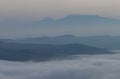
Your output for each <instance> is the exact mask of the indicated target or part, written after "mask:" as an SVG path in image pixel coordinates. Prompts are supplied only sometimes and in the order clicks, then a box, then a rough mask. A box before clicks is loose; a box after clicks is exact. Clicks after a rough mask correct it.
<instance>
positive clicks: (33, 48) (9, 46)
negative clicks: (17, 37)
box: [0, 42, 112, 61]
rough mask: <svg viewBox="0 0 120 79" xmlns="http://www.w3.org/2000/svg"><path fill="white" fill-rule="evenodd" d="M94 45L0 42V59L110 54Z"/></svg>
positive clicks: (37, 58) (36, 58) (41, 58)
mask: <svg viewBox="0 0 120 79" xmlns="http://www.w3.org/2000/svg"><path fill="white" fill-rule="evenodd" d="M110 53H112V52H109V51H105V50H103V49H99V48H96V47H91V46H87V45H82V44H66V45H50V44H16V43H4V42H0V60H9V61H30V60H34V61H44V60H49V59H52V58H57V57H62V56H69V55H79V54H89V55H93V54H110Z"/></svg>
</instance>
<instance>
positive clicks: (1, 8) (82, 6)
mask: <svg viewBox="0 0 120 79" xmlns="http://www.w3.org/2000/svg"><path fill="white" fill-rule="evenodd" d="M119 8H120V0H0V17H1V19H2V20H3V19H5V20H6V19H7V20H8V19H17V20H21V21H28V20H35V19H41V18H43V17H54V18H59V17H63V16H65V15H68V14H95V15H102V16H107V17H112V18H120V10H119Z"/></svg>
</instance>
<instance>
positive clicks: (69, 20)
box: [32, 15, 120, 27]
mask: <svg viewBox="0 0 120 79" xmlns="http://www.w3.org/2000/svg"><path fill="white" fill-rule="evenodd" d="M32 24H33V25H37V26H46V27H47V26H48V27H50V26H51V27H59V26H61V27H63V26H82V27H84V26H89V27H90V26H101V27H102V26H113V25H115V26H118V25H120V19H112V18H106V17H101V16H97V15H68V16H66V17H63V18H60V19H56V20H55V19H53V18H45V19H43V20H40V21H34V22H33V23H32Z"/></svg>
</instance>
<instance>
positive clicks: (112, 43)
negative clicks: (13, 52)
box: [4, 35, 120, 50]
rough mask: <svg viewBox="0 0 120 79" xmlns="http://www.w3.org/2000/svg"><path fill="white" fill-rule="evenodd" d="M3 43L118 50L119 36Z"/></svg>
mask: <svg viewBox="0 0 120 79" xmlns="http://www.w3.org/2000/svg"><path fill="white" fill-rule="evenodd" d="M4 41H5V42H17V43H23V44H55V45H61V44H71V43H80V44H85V45H90V46H94V47H98V48H105V49H110V50H111V49H120V36H74V35H63V36H56V37H47V36H43V37H36V38H25V39H17V40H9V39H6V40H4Z"/></svg>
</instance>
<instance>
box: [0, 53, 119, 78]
mask: <svg viewBox="0 0 120 79" xmlns="http://www.w3.org/2000/svg"><path fill="white" fill-rule="evenodd" d="M0 79H120V54H114V55H93V56H87V55H86V56H85V55H84V56H77V57H76V58H74V59H66V60H56V61H49V62H31V61H30V62H10V61H2V60H1V61H0Z"/></svg>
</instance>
